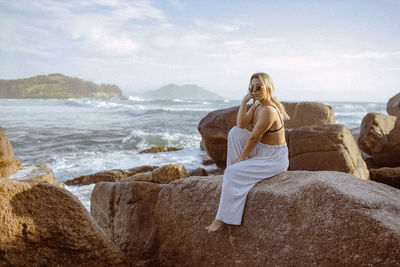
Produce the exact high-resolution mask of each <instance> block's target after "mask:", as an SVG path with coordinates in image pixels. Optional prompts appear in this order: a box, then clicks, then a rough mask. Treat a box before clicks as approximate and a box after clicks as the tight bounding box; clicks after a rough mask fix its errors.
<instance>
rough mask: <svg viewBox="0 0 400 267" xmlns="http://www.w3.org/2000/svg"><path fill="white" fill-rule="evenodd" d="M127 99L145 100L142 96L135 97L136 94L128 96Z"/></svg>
mask: <svg viewBox="0 0 400 267" xmlns="http://www.w3.org/2000/svg"><path fill="white" fill-rule="evenodd" d="M128 100H131V101H145V99H144V98H140V97H137V96H129V97H128Z"/></svg>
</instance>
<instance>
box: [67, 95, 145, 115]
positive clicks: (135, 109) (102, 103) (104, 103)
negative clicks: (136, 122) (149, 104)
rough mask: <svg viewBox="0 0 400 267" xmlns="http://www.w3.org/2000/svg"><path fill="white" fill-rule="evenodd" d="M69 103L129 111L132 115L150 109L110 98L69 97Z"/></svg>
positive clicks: (78, 105) (86, 106)
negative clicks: (117, 101)
mask: <svg viewBox="0 0 400 267" xmlns="http://www.w3.org/2000/svg"><path fill="white" fill-rule="evenodd" d="M66 104H67V105H72V106H77V107H85V108H94V109H99V110H110V111H117V112H123V113H129V114H132V115H141V114H144V113H146V112H147V111H148V109H147V108H145V107H144V106H143V105H126V104H120V103H115V102H112V101H110V100H94V99H87V98H82V99H72V98H70V99H68V100H66Z"/></svg>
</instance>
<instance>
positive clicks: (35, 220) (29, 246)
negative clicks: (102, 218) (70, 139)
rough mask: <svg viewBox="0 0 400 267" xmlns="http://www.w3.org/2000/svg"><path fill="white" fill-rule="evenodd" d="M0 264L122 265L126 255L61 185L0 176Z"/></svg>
mask: <svg viewBox="0 0 400 267" xmlns="http://www.w3.org/2000/svg"><path fill="white" fill-rule="evenodd" d="M0 207H1V209H0V218H1V223H0V265H2V266H33V265H34V266H112V265H115V266H123V265H124V263H125V261H126V259H125V258H124V255H123V254H122V252H121V251H120V250H119V249H118V248H117V247H116V246H115V245H114V244H113V243H112V242H110V241H109V240H108V239H107V238H106V236H105V235H104V233H103V231H102V230H101V229H100V228H98V226H97V224H96V223H95V221H94V220H93V219H92V217H91V216H90V215H89V213H88V212H87V210H86V209H85V207H84V206H83V205H82V204H81V203H80V202H79V200H78V199H77V198H76V197H75V196H74V195H72V194H71V193H70V192H68V191H67V190H64V189H61V188H59V187H56V186H52V185H49V184H46V183H41V182H19V181H15V180H13V179H0Z"/></svg>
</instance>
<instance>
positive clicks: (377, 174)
mask: <svg viewBox="0 0 400 267" xmlns="http://www.w3.org/2000/svg"><path fill="white" fill-rule="evenodd" d="M369 171H370V173H371V180H373V181H376V182H379V183H383V184H387V185H390V186H393V187H395V188H398V189H400V167H396V168H388V167H384V168H380V169H370V170H369Z"/></svg>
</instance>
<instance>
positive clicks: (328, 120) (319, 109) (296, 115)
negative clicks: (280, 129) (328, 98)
mask: <svg viewBox="0 0 400 267" xmlns="http://www.w3.org/2000/svg"><path fill="white" fill-rule="evenodd" d="M282 104H283V106H284V107H285V110H286V112H287V114H288V115H289V116H290V120H287V121H285V127H286V128H291V129H295V128H299V127H303V126H309V125H324V124H334V123H335V116H334V114H333V109H332V107H331V106H329V105H325V104H322V103H318V102H282Z"/></svg>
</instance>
